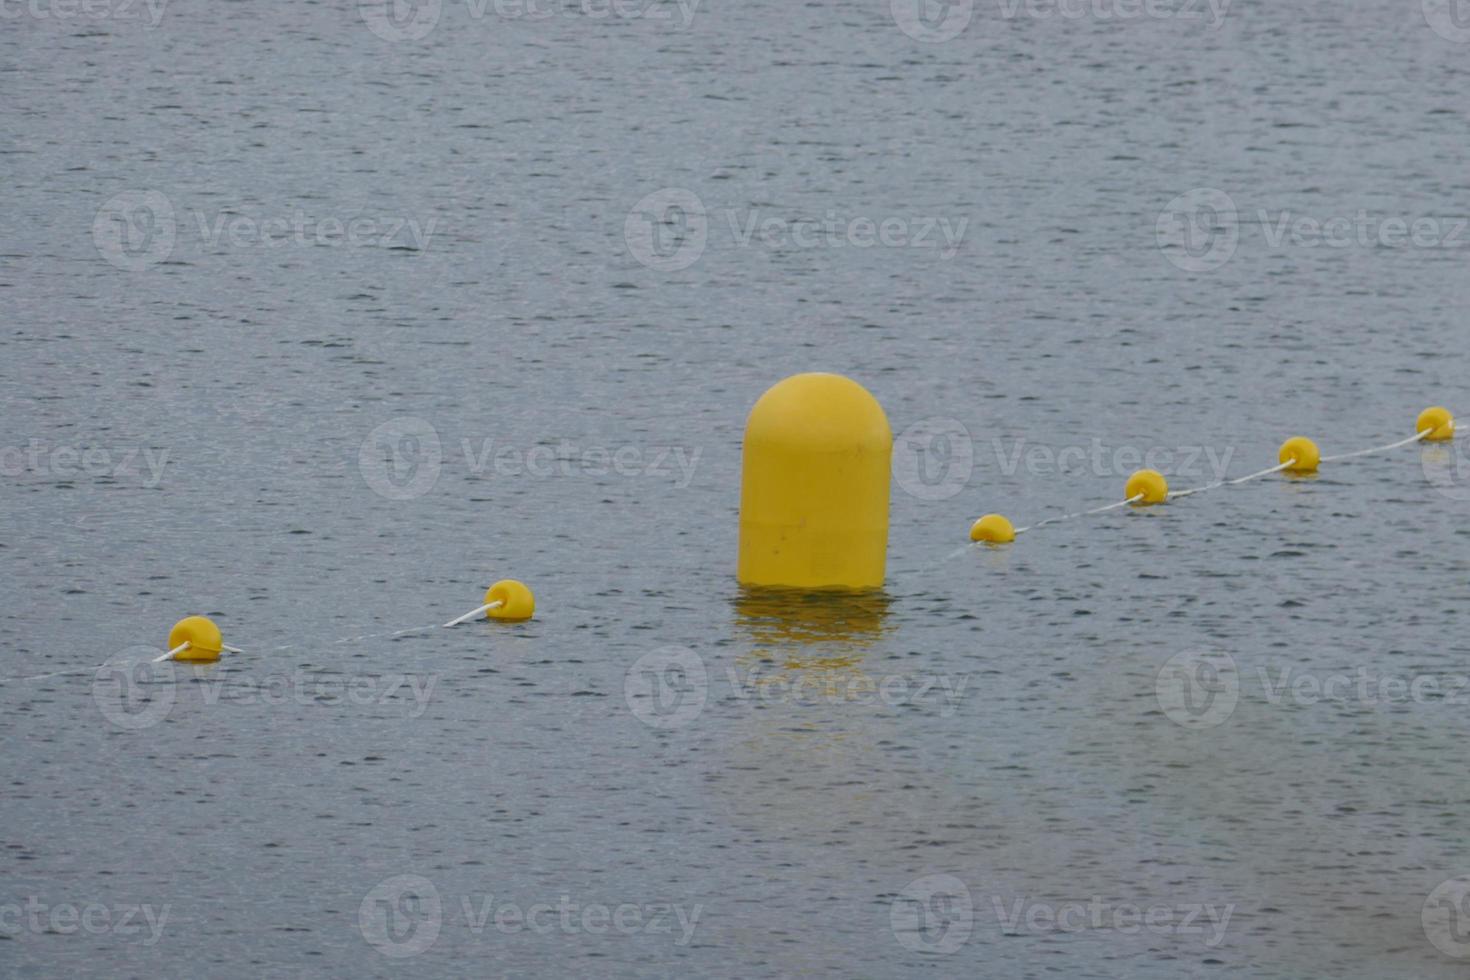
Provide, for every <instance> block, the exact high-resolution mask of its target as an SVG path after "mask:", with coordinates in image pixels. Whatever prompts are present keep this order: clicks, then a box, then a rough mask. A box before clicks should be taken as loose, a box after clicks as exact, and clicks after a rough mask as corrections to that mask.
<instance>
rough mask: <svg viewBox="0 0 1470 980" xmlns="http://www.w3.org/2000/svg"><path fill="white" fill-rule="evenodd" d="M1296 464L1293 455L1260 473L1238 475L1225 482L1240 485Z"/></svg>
mask: <svg viewBox="0 0 1470 980" xmlns="http://www.w3.org/2000/svg"><path fill="white" fill-rule="evenodd" d="M1295 465H1296V457H1295V456H1293V457H1291V458H1290V459H1288V460H1287V461H1286V462H1284V463H1280V464H1277V465H1276V466H1272V467H1270V468H1269V469H1264V470H1261V472H1259V473H1251V474H1250V475H1248V476H1240V477H1236V478H1235V479H1233V480H1226V481H1225V482H1226V484H1227V485H1229V486H1232V487H1233V486H1238V485H1239V484H1242V483H1245V482H1246V481H1247V480H1258V479H1260V478H1261V477H1263V476H1270V475H1271V474H1272V473H1280V472H1281V471H1282V470H1287V469H1291V468H1292V467H1293V466H1295Z"/></svg>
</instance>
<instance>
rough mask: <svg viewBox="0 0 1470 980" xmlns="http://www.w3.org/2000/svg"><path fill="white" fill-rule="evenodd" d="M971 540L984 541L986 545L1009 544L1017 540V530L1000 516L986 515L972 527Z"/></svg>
mask: <svg viewBox="0 0 1470 980" xmlns="http://www.w3.org/2000/svg"><path fill="white" fill-rule="evenodd" d="M970 540H971V541H984V542H985V543H986V544H1009V543H1010V542H1012V541H1014V540H1016V529H1015V528H1014V527H1012V526H1011V522H1010V521H1008V520H1006V519H1005V518H1004V517H1001V516H1000V515H999V514H986V515H985V516H984V517H982V518H980V519H979V520H978V521H976V522H975V523H974V525H972V526H971V528H970Z"/></svg>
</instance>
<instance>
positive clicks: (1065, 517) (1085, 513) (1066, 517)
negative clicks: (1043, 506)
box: [972, 493, 1143, 544]
mask: <svg viewBox="0 0 1470 980" xmlns="http://www.w3.org/2000/svg"><path fill="white" fill-rule="evenodd" d="M1142 499H1143V494H1141V493H1136V494H1134V495H1133V496H1131V497H1129V498H1128V499H1127V500H1120V501H1118V502H1117V503H1116V504H1104V505H1103V506H1101V507H1094V508H1093V509H1092V510H1079V511H1078V512H1077V513H1075V514H1062V515H1061V516H1060V517H1048V518H1047V519H1046V520H1044V521H1037V522H1036V523H1035V524H1032V525H1031V526H1030V527H1018V528H1016V533H1017V534H1023V533H1025V532H1026V531H1034V530H1036V529H1037V528H1039V527H1046V526H1047V525H1048V524H1060V523H1062V521H1073V520H1076V519H1077V518H1079V517H1089V516H1091V515H1093V514H1101V513H1104V512H1106V511H1110V510H1117V509H1118V508H1119V507H1127V506H1128V505H1129V504H1135V503H1137V502H1138V501H1140V500H1142ZM972 543H973V544H980V543H981V542H979V541H975V542H972Z"/></svg>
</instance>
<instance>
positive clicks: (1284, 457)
mask: <svg viewBox="0 0 1470 980" xmlns="http://www.w3.org/2000/svg"><path fill="white" fill-rule="evenodd" d="M1276 462H1278V463H1288V462H1289V463H1290V464H1291V465H1290V466H1288V467H1287V468H1286V472H1288V473H1315V472H1317V467H1318V466H1319V465H1321V463H1322V450H1320V449H1318V448H1317V444H1316V443H1315V442H1313V441H1312V440H1310V439H1308V438H1307V437H1306V436H1292V437H1291V438H1290V439H1288V440H1286V441H1285V442H1283V443H1282V444H1281V452H1279V453H1277V455H1276Z"/></svg>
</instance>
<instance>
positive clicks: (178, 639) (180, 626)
mask: <svg viewBox="0 0 1470 980" xmlns="http://www.w3.org/2000/svg"><path fill="white" fill-rule="evenodd" d="M185 641H188V643H189V647H188V649H187V650H181V651H179V652H178V653H177V654H175V655H174V659H175V660H179V661H190V662H193V663H212V662H214V661H216V660H218V659H219V652H220V650H221V649H223V647H224V639H223V638H222V637H221V636H220V632H219V627H218V626H216V625H214V621H213V620H210V619H206V618H204V617H203V616H190V617H188V618H187V619H181V620H179V621H178V622H177V623H174V628H173V629H171V630H169V631H168V649H170V650H172V649H174V648H176V647H178V646H179V645H180V644H182V643H184V642H185Z"/></svg>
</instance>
